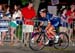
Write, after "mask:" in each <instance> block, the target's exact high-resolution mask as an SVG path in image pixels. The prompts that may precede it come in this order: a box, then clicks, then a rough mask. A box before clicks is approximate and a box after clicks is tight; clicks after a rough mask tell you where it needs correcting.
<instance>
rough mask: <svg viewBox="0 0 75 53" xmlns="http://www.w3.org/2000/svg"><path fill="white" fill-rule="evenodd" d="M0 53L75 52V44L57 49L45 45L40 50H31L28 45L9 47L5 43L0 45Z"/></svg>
mask: <svg viewBox="0 0 75 53" xmlns="http://www.w3.org/2000/svg"><path fill="white" fill-rule="evenodd" d="M0 53H75V46H74V45H71V46H70V47H68V48H67V49H65V50H57V49H55V48H54V47H45V48H44V49H43V50H41V51H32V50H31V49H30V48H28V47H23V46H21V45H20V46H19V45H17V46H14V47H10V46H8V45H5V46H3V47H0Z"/></svg>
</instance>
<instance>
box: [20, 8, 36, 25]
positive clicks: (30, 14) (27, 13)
mask: <svg viewBox="0 0 75 53" xmlns="http://www.w3.org/2000/svg"><path fill="white" fill-rule="evenodd" d="M21 12H22V15H23V17H24V23H25V24H28V25H33V21H31V20H32V19H33V18H34V17H35V16H36V13H35V10H34V8H31V9H28V7H25V8H23V9H22V10H21Z"/></svg>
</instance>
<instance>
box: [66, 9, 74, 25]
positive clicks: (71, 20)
mask: <svg viewBox="0 0 75 53" xmlns="http://www.w3.org/2000/svg"><path fill="white" fill-rule="evenodd" d="M72 13H75V12H71V10H68V11H67V13H66V15H67V16H72ZM74 15H75V14H74ZM72 22H73V17H69V18H68V23H69V24H71V23H72Z"/></svg>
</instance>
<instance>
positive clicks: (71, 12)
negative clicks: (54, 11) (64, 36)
mask: <svg viewBox="0 0 75 53" xmlns="http://www.w3.org/2000/svg"><path fill="white" fill-rule="evenodd" d="M74 11H75V5H71V6H70V10H68V11H67V13H66V15H67V17H68V24H69V26H70V27H69V30H70V31H69V36H71V35H72V33H73V19H74V18H75V12H74Z"/></svg>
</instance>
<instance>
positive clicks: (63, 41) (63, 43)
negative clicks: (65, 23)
mask: <svg viewBox="0 0 75 53" xmlns="http://www.w3.org/2000/svg"><path fill="white" fill-rule="evenodd" d="M58 36H59V40H58V43H55V44H54V48H56V49H65V48H67V47H68V46H69V37H68V35H67V34H66V33H65V32H60V33H59V34H58Z"/></svg>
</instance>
